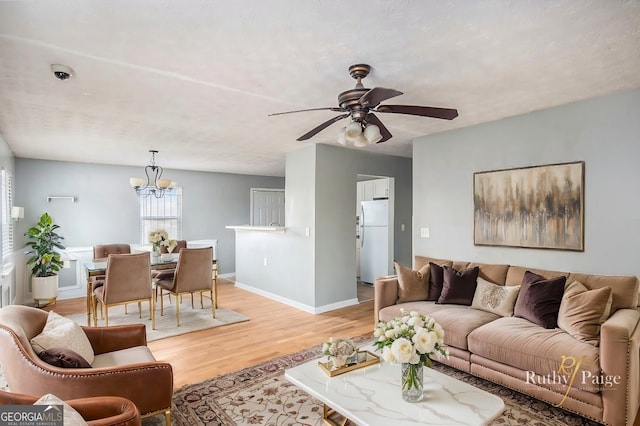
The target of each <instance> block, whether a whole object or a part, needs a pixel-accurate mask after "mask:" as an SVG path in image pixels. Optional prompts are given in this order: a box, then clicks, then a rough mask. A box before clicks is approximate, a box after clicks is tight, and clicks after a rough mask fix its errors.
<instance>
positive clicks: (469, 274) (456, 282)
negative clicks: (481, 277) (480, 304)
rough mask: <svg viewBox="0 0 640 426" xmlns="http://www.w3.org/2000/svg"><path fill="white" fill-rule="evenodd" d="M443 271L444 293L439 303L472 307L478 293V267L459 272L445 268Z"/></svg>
mask: <svg viewBox="0 0 640 426" xmlns="http://www.w3.org/2000/svg"><path fill="white" fill-rule="evenodd" d="M443 270H444V280H443V283H442V293H441V294H440V297H439V298H438V302H437V303H439V304H443V303H448V304H453V305H467V306H469V305H471V302H472V301H473V295H474V294H475V292H476V285H477V282H476V280H477V279H478V271H479V268H478V267H477V266H476V267H473V268H467V269H464V270H460V271H458V270H456V269H454V268H450V267H448V266H443Z"/></svg>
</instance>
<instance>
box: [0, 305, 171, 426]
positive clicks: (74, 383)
mask: <svg viewBox="0 0 640 426" xmlns="http://www.w3.org/2000/svg"><path fill="white" fill-rule="evenodd" d="M48 316H49V313H48V312H45V311H43V310H40V309H36V308H31V307H28V306H20V305H10V306H5V307H3V308H2V309H0V365H2V369H3V372H4V375H5V378H6V380H7V384H8V386H9V389H10V390H11V392H17V393H23V394H27V395H36V396H42V395H45V394H48V393H51V394H54V395H56V396H57V397H59V398H61V399H63V400H69V399H77V398H89V397H102V396H119V397H122V398H126V399H129V400H130V401H132V402H133V403H134V404H135V405H136V407H138V410H139V411H140V414H141V415H142V417H147V416H152V415H156V414H160V413H164V414H165V417H166V424H171V423H170V417H171V411H170V410H171V399H172V396H173V369H172V368H171V364H169V363H166V362H160V361H156V360H155V358H154V357H153V354H152V353H151V351H150V350H149V348H148V347H147V338H146V331H145V326H144V324H131V325H122V326H111V327H84V326H83V327H81V328H82V330H83V331H84V333H85V334H86V337H87V338H88V340H89V342H90V344H91V347H92V348H93V352H94V353H95V359H94V360H93V361H92V362H91V363H90V364H91V368H62V367H55V366H53V365H51V364H48V363H46V362H44V361H43V360H41V359H40V358H39V357H38V355H37V354H36V352H35V350H34V349H33V347H32V346H31V343H30V342H31V339H33V338H34V337H36V336H38V335H40V333H41V332H42V331H43V328H44V326H45V324H46V323H47V318H48Z"/></svg>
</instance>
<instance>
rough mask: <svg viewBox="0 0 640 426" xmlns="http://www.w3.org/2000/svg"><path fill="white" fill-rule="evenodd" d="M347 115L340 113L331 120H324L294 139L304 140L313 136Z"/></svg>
mask: <svg viewBox="0 0 640 426" xmlns="http://www.w3.org/2000/svg"><path fill="white" fill-rule="evenodd" d="M348 116H349V114H340V115H338V116H337V117H333V118H332V119H331V120H327V121H325V122H324V123H322V124H321V125H319V126H318V127H316V128H315V129H313V130H310V131H308V132H307V133H305V134H304V135H302V136H300V137H299V138H298V139H296V140H297V141H306V140H307V139H309V138H311V137H313V136H315V135H316V134H317V133H320V132H321V131H322V130H324V129H326V128H327V127H329V126H331V125H332V124H333V123H335V122H337V121H340V120H342V119H343V118H347V117H348Z"/></svg>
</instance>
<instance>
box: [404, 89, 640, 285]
mask: <svg viewBox="0 0 640 426" xmlns="http://www.w3.org/2000/svg"><path fill="white" fill-rule="evenodd" d="M505 96H509V95H508V94H505ZM639 112H640V90H631V91H627V92H623V93H618V94H614V95H610V96H605V97H601V98H596V99H591V100H587V101H583V102H578V103H573V104H568V105H564V106H559V107H556V108H551V109H546V110H542V111H537V112H532V113H529V114H526V115H521V116H517V117H511V118H507V119H504V120H500V121H496V122H492V123H486V124H481V125H477V126H473V127H468V128H464V129H459V130H454V131H450V132H446V133H440V134H436V135H431V136H426V137H421V138H418V139H416V140H415V141H414V145H413V146H414V148H413V161H414V164H415V165H417V164H420V165H421V167H415V166H414V168H413V215H414V228H413V229H414V232H413V254H414V255H423V256H432V257H440V258H448V259H455V260H468V261H478V262H488V263H506V264H511V265H523V266H531V267H537V268H543V269H551V270H559V271H576V272H586V273H595V274H624V275H636V276H640V262H639V257H638V256H639V253H640V238H639V237H640V213H639V212H640V197H639V196H638V194H639V190H638V184H639V183H640V167H639V166H638V164H639V161H640V119H638V117H639ZM463 114H464V110H461V111H460V115H463ZM572 161H584V162H585V187H584V189H585V231H584V232H585V234H584V235H585V243H584V247H585V250H584V252H571V251H561V250H542V249H528V248H510V247H487V246H474V244H473V173H474V172H480V171H488V170H497V169H509V168H516V167H527V166H535V165H543V164H553V163H562V162H572ZM421 227H428V228H429V230H430V232H429V233H430V237H429V238H427V239H424V238H420V228H421Z"/></svg>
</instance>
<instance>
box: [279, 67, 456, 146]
mask: <svg viewBox="0 0 640 426" xmlns="http://www.w3.org/2000/svg"><path fill="white" fill-rule="evenodd" d="M370 72H371V67H370V66H369V65H367V64H356V65H352V66H350V67H349V74H350V75H351V77H353V78H354V79H355V80H356V87H355V88H353V89H351V90H346V91H344V92H342V93H340V94H339V95H338V105H339V106H338V107H326V108H311V109H303V110H297V111H287V112H278V113H274V114H269V115H270V116H273V115H282V114H291V113H294V112H304V111H319V110H329V111H336V112H341V113H343V114H340V115H338V116H336V117H333V118H331V119H329V120H327V121H325V122H324V123H322V124H320V125H318V126H316V127H315V128H313V129H311V130H310V131H308V132H307V133H305V134H304V135H302V136H300V137H299V138H297V139H296V140H298V141H305V140H307V139H310V138H312V137H313V136H315V135H316V134H318V133H320V132H321V131H322V130H324V129H326V128H327V127H329V126H331V125H332V124H333V123H336V122H338V121H340V120H342V119H344V118H347V117H350V118H351V122H350V123H349V124H348V125H347V126H345V127H343V128H342V129H341V131H340V133H339V134H338V143H339V144H340V145H346V144H347V141H348V142H353V144H354V146H355V147H358V148H362V147H365V146H367V145H369V144H371V145H373V144H376V143H381V142H385V141H388V140H389V139H391V137H392V136H393V135H392V134H391V132H390V131H389V130H388V129H387V128H386V127H385V125H384V124H382V122H381V121H380V119H379V118H378V117H377V116H376V115H375V114H374V112H376V113H377V112H380V113H385V114H387V113H391V114H408V115H416V116H420V117H431V118H440V119H443V120H453V119H454V118H456V117H457V116H458V111H457V110H456V109H452V108H439V107H427V106H418V105H380V103H381V102H383V101H385V100H387V99H390V98H393V97H396V96H399V95H402V92H400V91H398V90H395V89H387V88H384V87H374V88H373V89H367V88H366V87H364V85H363V84H362V79H363V78H365V77H366V76H367V75H369V73H370Z"/></svg>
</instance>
